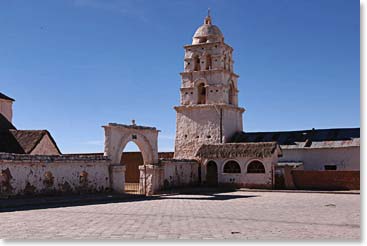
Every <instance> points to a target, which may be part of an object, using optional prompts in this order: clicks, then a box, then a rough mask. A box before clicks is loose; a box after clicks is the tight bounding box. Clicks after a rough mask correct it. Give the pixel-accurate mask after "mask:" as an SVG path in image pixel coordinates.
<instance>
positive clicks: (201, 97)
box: [198, 83, 206, 104]
mask: <svg viewBox="0 0 367 246" xmlns="http://www.w3.org/2000/svg"><path fill="white" fill-rule="evenodd" d="M205 103H206V88H205V84H204V83H201V84H199V86H198V104H205Z"/></svg>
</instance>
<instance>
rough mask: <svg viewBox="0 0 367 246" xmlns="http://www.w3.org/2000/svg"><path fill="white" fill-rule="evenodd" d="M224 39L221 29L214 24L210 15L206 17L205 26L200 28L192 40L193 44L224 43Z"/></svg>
mask: <svg viewBox="0 0 367 246" xmlns="http://www.w3.org/2000/svg"><path fill="white" fill-rule="evenodd" d="M223 41H224V37H223V34H222V32H221V31H220V29H219V28H218V27H217V26H216V25H213V24H212V18H211V16H210V13H208V16H207V17H205V20H204V24H203V25H202V26H200V27H199V28H198V29H197V30H196V32H195V34H194V37H193V38H192V44H202V43H214V42H223Z"/></svg>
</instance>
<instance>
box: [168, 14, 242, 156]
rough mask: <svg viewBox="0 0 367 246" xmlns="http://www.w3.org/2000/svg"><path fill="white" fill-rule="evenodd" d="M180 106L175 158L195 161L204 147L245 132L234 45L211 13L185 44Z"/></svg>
mask: <svg viewBox="0 0 367 246" xmlns="http://www.w3.org/2000/svg"><path fill="white" fill-rule="evenodd" d="M184 49H185V58H184V71H183V72H181V73H180V75H181V89H180V95H181V96H180V98H181V100H180V106H176V107H174V108H175V110H176V114H177V116H176V139H175V158H179V159H191V158H194V157H195V154H196V151H197V150H198V148H199V147H200V146H201V145H202V144H216V143H217V144H220V143H225V142H227V141H229V139H230V138H231V137H232V135H233V134H234V133H236V132H238V131H242V114H243V112H244V111H245V109H244V108H241V107H238V89H237V88H238V87H237V79H238V77H239V76H238V75H237V74H235V73H234V72H233V60H232V52H233V49H232V47H231V46H229V45H228V44H226V43H225V42H224V36H223V34H222V32H221V31H220V29H219V28H218V27H217V26H215V25H213V24H212V19H211V16H210V13H208V16H207V17H206V18H205V20H204V24H203V25H202V26H200V27H199V28H198V29H197V30H196V32H195V34H194V37H193V40H192V44H191V45H185V46H184Z"/></svg>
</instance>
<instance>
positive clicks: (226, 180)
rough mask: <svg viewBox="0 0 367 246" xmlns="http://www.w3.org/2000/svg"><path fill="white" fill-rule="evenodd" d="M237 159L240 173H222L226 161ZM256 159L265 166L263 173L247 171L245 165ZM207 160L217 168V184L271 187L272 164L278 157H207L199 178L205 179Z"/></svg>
mask: <svg viewBox="0 0 367 246" xmlns="http://www.w3.org/2000/svg"><path fill="white" fill-rule="evenodd" d="M231 160H234V161H237V162H238V164H239V165H240V168H241V173H224V172H223V170H224V165H225V163H227V162H228V161H231ZM255 160H258V161H260V162H262V163H263V165H264V168H265V173H247V165H248V164H249V163H250V162H252V161H255ZM209 161H215V163H216V164H217V169H218V183H219V184H221V183H222V184H236V185H238V186H241V187H249V188H271V187H272V175H273V174H272V166H274V165H275V164H276V163H277V162H278V157H277V156H276V155H273V156H272V157H268V158H262V159H257V158H247V157H238V158H234V159H210V160H209V159H208V160H204V165H203V166H202V169H201V170H202V171H201V175H202V177H201V179H202V180H203V181H205V180H206V164H207V163H208V162H209Z"/></svg>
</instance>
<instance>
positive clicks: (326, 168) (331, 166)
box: [324, 165, 336, 171]
mask: <svg viewBox="0 0 367 246" xmlns="http://www.w3.org/2000/svg"><path fill="white" fill-rule="evenodd" d="M324 169H325V170H334V171H335V170H336V165H325V166H324Z"/></svg>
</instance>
